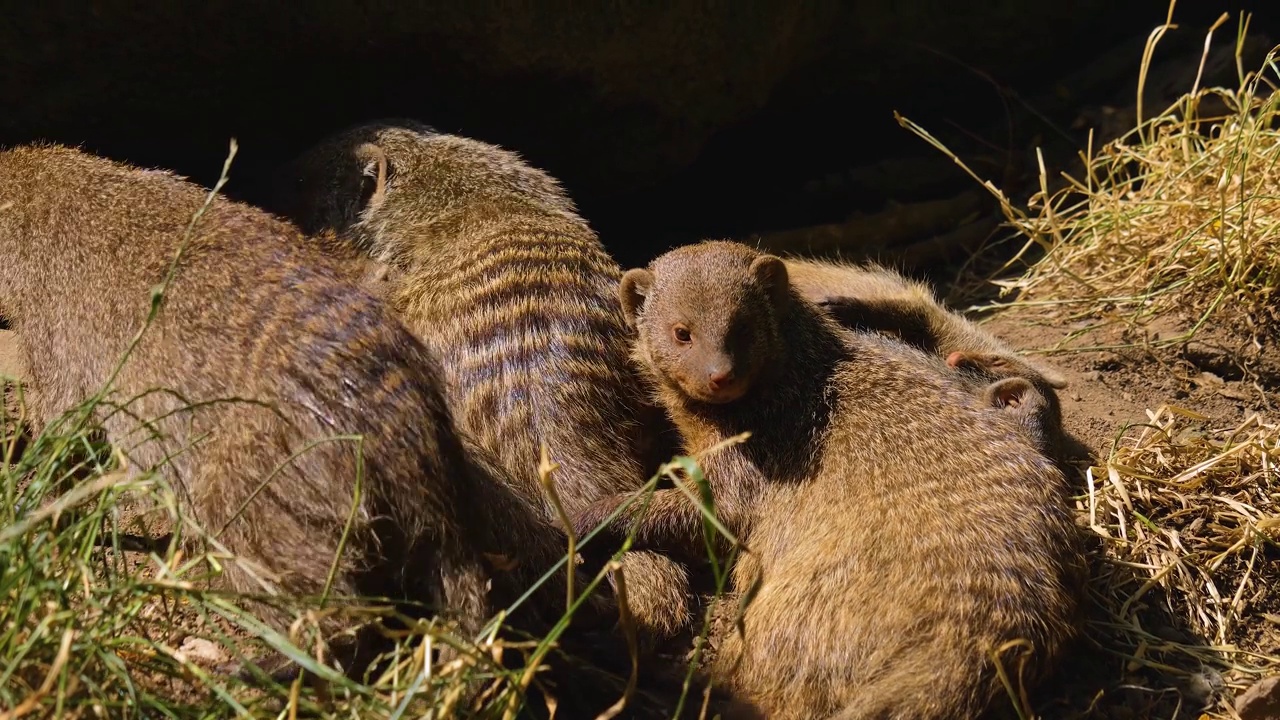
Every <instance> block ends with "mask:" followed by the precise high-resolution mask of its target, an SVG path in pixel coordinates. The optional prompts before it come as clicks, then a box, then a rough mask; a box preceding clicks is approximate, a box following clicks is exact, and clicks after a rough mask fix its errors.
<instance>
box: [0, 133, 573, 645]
mask: <svg viewBox="0 0 1280 720" xmlns="http://www.w3.org/2000/svg"><path fill="white" fill-rule="evenodd" d="M205 200H206V191H205V190H204V189H202V188H200V187H198V186H196V185H194V184H193V183H190V182H188V181H186V180H184V179H182V178H179V177H177V176H175V175H172V174H170V173H168V172H165V171H159V170H146V169H139V168H135V167H132V166H128V165H126V164H123V163H117V162H114V161H110V160H107V159H103V158H98V157H94V156H91V155H88V154H86V153H83V152H80V151H78V150H75V149H71V148H67V147H62V146H57V145H33V146H22V147H17V148H12V149H8V150H5V151H3V152H0V257H4V258H5V261H4V262H3V263H0V304H3V305H4V308H5V312H6V317H7V318H8V319H9V321H10V322H11V323H12V325H13V328H14V330H15V331H16V332H17V333H18V334H19V335H20V336H21V338H22V342H23V345H24V346H25V351H26V353H25V354H26V358H27V365H28V372H29V377H30V381H31V382H30V393H29V394H28V405H29V407H30V408H31V410H32V413H33V415H32V419H33V426H34V427H36V428H41V427H45V426H47V425H48V424H49V423H50V422H51V421H53V420H55V419H56V418H58V417H59V416H60V415H61V414H63V413H64V412H66V411H68V410H71V409H73V408H75V407H77V406H78V405H79V404H80V403H81V401H83V400H84V399H85V398H86V397H87V396H89V395H91V394H93V393H95V392H96V391H97V390H98V389H99V388H101V387H103V386H105V385H106V384H107V382H108V380H109V379H110V378H111V376H112V373H113V370H114V369H115V368H116V366H117V363H118V362H119V361H120V360H121V358H123V357H124V356H125V352H126V350H127V349H128V348H129V346H130V343H131V339H133V338H134V336H135V334H137V333H139V331H140V330H141V329H142V328H143V326H144V321H145V319H146V318H147V315H148V310H149V303H150V302H151V293H152V291H153V288H156V287H158V286H160V284H161V283H162V281H164V279H165V278H166V274H167V273H168V272H169V271H170V268H171V266H173V267H175V268H176V270H175V272H174V274H173V277H172V282H171V283H170V284H169V285H168V287H167V288H166V289H165V291H164V293H163V299H162V303H161V305H160V307H159V310H158V313H157V314H156V316H155V318H154V322H153V323H152V324H151V325H150V326H149V327H148V328H147V329H146V331H145V332H143V333H142V334H141V335H140V339H139V341H138V343H137V345H136V347H134V348H133V349H132V352H131V353H130V354H129V356H128V359H127V361H126V362H124V363H123V365H122V366H120V369H119V372H118V374H117V375H116V376H115V377H114V380H113V381H112V382H111V387H112V392H111V393H110V394H109V395H108V396H107V398H106V402H104V403H103V404H101V405H99V408H98V410H99V418H98V419H99V420H100V421H101V423H102V425H103V427H105V429H106V431H107V433H108V437H109V439H110V440H111V441H112V443H113V444H115V445H117V446H119V447H120V448H121V449H122V450H124V451H125V452H126V453H127V455H128V457H129V460H130V466H131V468H130V469H131V470H135V471H140V470H146V469H148V468H151V467H155V466H158V465H161V464H163V465H164V466H165V472H166V473H167V475H168V477H169V478H170V479H171V480H172V481H174V484H175V487H176V488H177V489H178V491H179V493H180V499H181V500H183V501H185V502H186V503H188V506H187V509H188V512H189V513H190V514H192V515H193V516H194V517H195V519H196V520H197V521H198V522H199V523H200V525H201V526H202V527H203V528H204V530H205V531H207V532H208V533H210V534H211V535H214V536H216V538H217V539H218V541H220V542H221V543H222V544H223V545H224V546H225V547H227V548H228V549H229V550H231V551H232V552H233V553H235V554H236V555H237V556H238V557H239V559H238V560H236V561H233V562H227V563H226V564H225V565H224V572H223V579H224V580H225V581H226V582H227V583H228V584H229V585H230V587H231V588H233V589H235V590H237V591H240V592H244V593H256V594H270V593H273V592H278V593H280V594H282V595H288V596H318V595H319V594H320V593H321V592H322V590H323V589H324V588H325V585H326V581H327V578H328V576H329V574H330V568H331V566H332V565H333V564H334V562H335V558H337V572H336V574H335V575H334V579H333V584H332V589H331V595H332V597H334V598H341V597H343V596H350V595H352V594H359V595H364V596H381V597H388V598H391V599H392V600H404V601H413V602H420V603H426V604H428V605H430V607H431V608H432V609H433V610H435V611H440V612H447V613H449V614H452V615H455V616H456V617H457V619H458V621H459V623H460V627H461V629H462V630H463V631H464V632H467V633H471V634H474V633H475V632H477V631H478V630H479V629H480V626H481V625H482V624H483V623H484V622H486V621H487V620H488V619H489V618H490V617H491V616H492V615H493V614H494V612H495V611H496V609H498V608H499V607H502V605H503V604H504V603H506V602H509V601H511V600H513V599H514V598H515V597H516V596H517V593H519V592H523V591H524V590H525V589H527V588H528V586H529V584H530V583H531V582H532V580H533V579H534V578H537V577H538V576H539V575H540V574H541V572H542V571H543V570H545V569H546V565H545V564H544V565H542V566H541V567H537V566H536V565H537V564H538V562H546V561H547V556H551V557H554V554H555V553H556V552H557V551H559V552H562V551H560V550H559V548H558V547H557V545H559V547H563V545H560V543H562V542H563V540H562V539H557V535H556V533H553V532H552V528H551V526H550V525H548V524H547V523H545V521H544V520H543V519H542V518H541V517H540V516H537V515H534V514H533V513H532V512H524V513H523V514H522V511H521V509H522V508H524V507H525V505H524V504H523V503H521V502H518V501H517V500H516V499H515V498H513V497H511V495H512V494H511V492H510V490H509V489H508V487H507V483H506V481H503V480H502V479H500V478H498V479H495V478H493V477H492V473H490V472H488V471H487V470H486V469H485V468H482V467H478V466H476V465H474V464H473V463H472V462H471V461H470V460H469V457H468V455H467V454H466V453H465V452H464V449H463V446H462V443H461V441H460V439H459V437H458V434H457V433H456V432H455V427H454V423H453V420H452V418H451V416H450V414H449V412H448V409H447V406H446V404H445V399H444V395H443V379H442V376H441V372H440V370H439V368H438V364H437V361H436V360H435V359H434V358H433V357H432V356H431V355H430V354H429V352H428V351H427V349H426V348H425V347H424V346H423V345H422V344H421V342H420V341H418V340H417V339H416V338H415V337H414V336H413V335H412V334H411V333H410V332H409V331H408V330H407V329H406V328H405V327H404V326H403V325H402V324H401V323H400V322H399V321H398V320H397V319H396V317H395V315H394V313H393V311H392V310H391V309H390V308H389V307H388V306H387V305H386V304H385V303H383V302H382V301H380V300H378V299H376V298H375V297H373V296H372V295H371V294H370V293H368V292H367V291H365V290H364V289H362V288H361V287H359V286H358V285H357V284H356V283H354V282H352V281H351V280H349V279H347V276H346V275H345V273H347V272H348V266H346V265H343V264H342V263H340V262H338V261H334V260H331V259H330V258H328V257H326V256H325V255H324V254H323V253H320V252H318V251H316V250H313V249H311V248H308V247H307V245H306V244H305V243H304V242H303V240H302V238H301V236H300V234H299V233H298V231H297V230H296V229H295V228H293V227H292V226H290V225H289V224H288V223H285V222H283V221H281V220H278V219H276V218H274V217H272V216H270V215H268V214H267V213H265V212H262V211H260V210H257V209H254V208H251V207H249V206H247V205H242V204H239V203H235V202H231V201H228V200H226V199H223V198H221V197H217V198H216V199H214V200H213V202H212V203H211V205H209V206H208V208H207V210H206V211H205V212H204V213H203V216H202V217H201V218H200V219H199V220H198V222H196V223H195V224H194V226H192V229H191V230H190V234H189V236H188V235H187V233H188V226H189V224H190V223H192V218H193V217H194V216H195V215H196V213H197V210H199V209H200V208H201V207H202V205H203V204H204V202H205ZM184 238H186V239H185V241H184ZM180 247H181V254H180V256H179V255H178V253H179V248H180ZM175 258H177V259H176V265H175V264H174V263H175ZM357 435H358V436H360V437H361V440H360V441H359V442H358V443H357V442H355V441H353V440H351V439H347V440H332V438H335V437H344V436H357ZM312 444H314V446H311V445H312ZM309 446H311V447H309ZM294 453H297V457H292V455H293V454H294ZM358 473H359V474H358ZM357 483H358V484H357ZM353 506H354V507H353ZM353 510H354V512H353ZM526 516H527V517H526ZM348 523H350V532H349V536H348V535H347V534H346V528H347V526H348ZM539 528H542V529H539ZM544 530H545V532H544ZM344 537H346V540H345V543H343V539H344ZM340 548H341V552H339V549H340ZM485 554H489V555H493V556H505V557H506V558H508V560H511V559H514V560H526V562H524V563H523V564H521V563H506V564H508V565H514V566H515V567H516V568H517V569H516V570H515V571H513V572H504V571H499V570H495V569H493V568H492V567H491V566H490V562H489V561H487V560H486V559H485V557H484V556H485ZM530 558H532V560H530ZM517 574H518V575H519V576H520V577H508V576H514V575H517ZM491 583H492V586H493V589H492V590H490V584H491ZM552 592H555V593H556V594H560V593H562V592H563V585H560V587H559V588H558V589H554V588H553V589H552ZM560 609H561V611H562V610H563V608H560ZM255 610H258V611H259V612H261V613H263V615H264V619H265V620H267V621H268V622H270V623H271V624H273V625H274V626H275V627H277V628H279V629H282V630H287V624H288V621H289V620H290V619H291V614H289V613H285V612H283V611H280V610H275V609H273V608H271V607H261V608H259V607H256V606H255Z"/></svg>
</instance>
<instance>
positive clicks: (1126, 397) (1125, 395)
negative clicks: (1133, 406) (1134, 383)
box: [1120, 392, 1133, 402]
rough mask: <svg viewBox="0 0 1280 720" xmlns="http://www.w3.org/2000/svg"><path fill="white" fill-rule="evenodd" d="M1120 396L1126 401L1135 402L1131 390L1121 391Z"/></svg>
mask: <svg viewBox="0 0 1280 720" xmlns="http://www.w3.org/2000/svg"><path fill="white" fill-rule="evenodd" d="M1120 397H1121V398H1122V399H1123V400H1124V401H1125V402H1133V393H1131V392H1122V393H1120Z"/></svg>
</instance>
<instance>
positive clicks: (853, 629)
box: [576, 242, 1083, 720]
mask: <svg viewBox="0 0 1280 720" xmlns="http://www.w3.org/2000/svg"><path fill="white" fill-rule="evenodd" d="M620 292H621V297H622V303H623V306H624V308H625V309H626V311H627V313H628V315H629V316H630V317H631V318H632V319H633V320H634V322H635V323H636V324H637V327H638V331H639V341H638V342H637V344H636V348H635V354H634V355H635V359H636V361H637V364H638V365H640V366H641V367H642V368H644V369H645V370H646V372H647V373H648V375H649V376H650V378H651V380H652V382H653V384H654V387H655V390H656V393H657V395H658V396H659V397H660V398H661V400H662V403H663V404H664V405H665V406H666V408H667V410H668V412H669V414H670V415H671V417H672V419H673V420H674V422H675V424H676V426H677V427H678V428H679V430H680V432H681V435H682V437H683V438H684V442H685V450H686V451H687V452H689V453H700V452H704V451H706V450H708V448H711V447H712V446H714V445H716V444H717V443H720V442H721V441H724V440H726V439H728V438H730V437H733V436H735V435H737V434H739V433H742V432H744V431H750V432H751V436H750V437H749V439H747V440H746V441H745V442H744V443H742V444H738V445H733V446H730V447H728V448H727V449H722V450H720V451H717V452H714V453H710V454H708V455H706V456H705V457H703V458H701V465H702V467H703V469H704V471H705V475H706V478H707V480H708V482H709V484H710V487H711V491H712V495H713V498H714V509H715V513H716V516H717V517H718V518H719V520H720V521H721V522H722V523H723V524H724V525H725V527H726V528H727V529H728V530H729V531H730V532H732V533H734V534H735V535H736V536H737V538H738V539H739V540H740V541H742V542H743V543H745V545H746V547H747V548H749V552H748V553H746V554H744V555H742V556H741V558H740V559H739V561H738V563H737V565H736V566H735V568H734V580H735V586H736V588H737V589H738V590H739V591H742V590H743V589H744V588H746V587H748V586H750V585H751V584H752V582H753V581H754V580H755V579H756V578H757V577H759V578H760V580H761V584H760V586H759V589H758V592H757V594H756V595H755V597H754V599H753V600H752V602H751V603H750V605H749V606H748V608H747V610H746V612H745V616H744V618H743V623H742V633H741V634H739V633H738V632H732V633H730V634H729V635H728V636H727V637H725V638H724V640H723V643H722V645H721V647H720V649H719V652H718V654H717V660H716V673H717V675H718V676H719V677H720V678H721V679H722V680H723V681H725V682H727V683H728V685H729V687H731V688H732V689H733V690H735V691H738V692H740V693H742V694H743V695H744V696H746V697H747V698H749V699H751V700H752V701H753V702H754V703H756V704H757V705H758V706H759V708H760V709H761V710H763V711H764V713H765V716H767V717H770V718H784V719H785V718H819V717H826V716H835V717H839V718H850V719H852V718H889V717H893V718H938V719H939V720H941V719H942V718H960V717H974V716H976V715H978V714H980V713H981V712H982V711H983V710H984V708H986V707H987V706H988V705H989V704H990V703H991V702H992V700H993V699H994V698H995V697H996V696H997V695H999V694H1000V693H1001V692H1002V690H1001V686H1000V683H999V681H998V680H997V676H996V672H995V669H994V666H993V660H992V655H991V653H993V652H995V651H996V650H997V649H999V648H1000V647H1001V646H1002V645H1003V644H1004V643H1006V642H1010V641H1015V640H1019V639H1022V640H1026V641H1028V642H1029V643H1030V647H1031V648H1032V649H1033V652H1032V654H1031V656H1030V660H1029V662H1028V664H1027V667H1026V678H1025V679H1026V680H1027V681H1028V682H1035V681H1036V680H1037V679H1039V678H1040V677H1041V676H1043V675H1044V674H1045V672H1046V671H1047V670H1048V669H1049V668H1050V667H1051V666H1052V665H1053V663H1054V661H1055V659H1056V657H1057V656H1058V654H1059V651H1060V649H1061V648H1062V646H1063V645H1064V643H1065V642H1066V641H1067V640H1068V639H1069V638H1070V637H1072V635H1073V634H1074V632H1075V628H1076V622H1077V619H1076V618H1077V612H1078V607H1079V594H1080V592H1081V588H1080V583H1081V581H1082V578H1083V574H1082V573H1083V567H1082V561H1081V556H1080V551H1079V546H1078V538H1077V535H1076V529H1075V527H1074V524H1073V522H1072V519H1071V515H1070V513H1069V511H1068V508H1067V505H1066V502H1065V492H1064V490H1065V478H1064V477H1063V475H1062V474H1061V472H1060V471H1059V470H1058V469H1057V468H1056V467H1055V465H1054V464H1053V462H1052V461H1051V460H1050V459H1049V458H1047V457H1045V456H1044V455H1043V454H1042V453H1040V452H1038V451H1037V449H1036V448H1035V447H1034V446H1033V445H1032V443H1031V442H1030V441H1029V439H1028V438H1027V436H1026V434H1025V433H1024V431H1023V429H1022V428H1021V427H1020V426H1019V423H1018V422H1017V421H1016V420H1015V419H1014V418H1012V417H1010V416H1009V413H1006V412H1004V411H1001V410H999V409H995V408H992V407H991V406H990V401H989V400H984V399H983V398H981V397H979V395H980V394H978V393H975V392H974V391H973V388H972V387H971V386H970V385H969V384H968V383H967V381H966V380H965V379H964V378H961V377H958V376H957V374H956V373H955V372H953V371H949V370H948V369H947V368H946V367H945V365H944V364H943V363H942V362H941V361H940V360H939V359H938V358H936V357H933V356H929V355H926V354H924V353H922V352H919V351H916V350H913V349H911V348H909V347H905V346H903V345H902V344H901V343H898V342H896V341H893V340H890V339H888V338H885V337H883V336H880V335H877V334H872V333H851V332H847V331H843V330H841V329H840V328H839V327H838V326H837V324H836V323H835V322H834V321H833V320H832V319H831V318H830V317H829V316H827V315H826V314H824V313H822V312H821V311H819V310H818V309H817V308H816V307H815V306H814V305H813V304H811V303H810V302H808V301H807V300H805V299H804V298H803V297H802V296H801V295H800V294H799V293H798V292H797V291H796V290H795V289H794V287H793V286H792V285H791V284H790V283H789V282H788V272H787V266H786V265H785V264H783V262H782V261H781V260H779V259H778V258H776V257H772V256H767V255H762V254H760V253H758V252H755V251H753V250H751V249H750V248H748V247H746V246H744V245H741V244H738V243H728V242H708V243H702V244H698V245H694V246H689V247H684V248H680V249H677V250H674V251H672V252H669V253H667V254H665V255H663V256H662V257H660V258H658V259H657V260H655V261H654V262H653V263H652V264H651V265H650V267H649V268H648V269H642V270H632V271H629V272H628V273H627V274H626V275H625V276H624V278H623V280H622V283H621V291H620ZM627 499H628V498H627V497H626V496H621V497H618V498H615V499H613V500H611V501H601V502H598V503H596V504H595V505H594V506H593V507H592V508H590V509H589V510H588V511H587V512H584V513H581V514H579V516H578V517H577V518H576V524H577V526H578V529H579V531H580V532H581V531H584V530H586V529H588V528H590V527H594V526H596V525H598V524H600V523H601V522H602V521H603V520H604V518H606V517H607V516H608V514H610V513H611V512H613V510H614V509H616V508H617V506H618V505H619V504H620V503H621V502H624V501H625V500H627ZM638 505H639V504H638V503H637V504H636V505H634V506H633V507H635V508H638ZM637 514H638V513H637V512H636V511H635V510H632V511H631V512H626V513H624V514H623V515H622V516H620V517H619V518H618V519H617V520H616V521H615V522H614V523H612V524H611V525H610V529H611V531H612V532H613V534H614V535H622V534H625V533H627V532H629V531H631V530H632V527H631V525H632V523H633V522H634V523H635V528H634V531H635V539H636V547H644V548H658V549H663V550H667V551H672V552H679V551H683V552H687V553H698V552H701V547H702V544H703V520H702V514H701V512H700V511H699V509H698V508H696V507H695V506H694V504H693V503H691V502H690V501H689V500H688V498H686V497H685V495H684V494H683V493H682V492H681V491H680V490H679V489H669V490H659V491H657V492H656V493H655V494H654V497H653V498H652V500H651V502H650V504H649V507H648V510H647V512H646V513H645V514H644V515H643V516H641V517H636V515H637ZM1015 654H1016V653H1006V654H1005V655H1003V656H1002V657H1001V661H1002V662H1004V663H1005V666H1006V668H1008V669H1009V670H1010V672H1012V673H1014V674H1017V667H1018V664H1017V662H1016V659H1015V658H1014V655H1015Z"/></svg>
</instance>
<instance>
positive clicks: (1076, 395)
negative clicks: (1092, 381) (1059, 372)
mask: <svg viewBox="0 0 1280 720" xmlns="http://www.w3.org/2000/svg"><path fill="white" fill-rule="evenodd" d="M1071 399H1072V400H1075V401H1076V402H1080V401H1081V400H1084V398H1083V397H1081V396H1080V393H1078V392H1073V393H1071Z"/></svg>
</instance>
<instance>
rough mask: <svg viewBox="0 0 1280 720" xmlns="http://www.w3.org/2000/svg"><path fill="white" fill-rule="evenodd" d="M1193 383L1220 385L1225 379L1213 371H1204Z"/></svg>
mask: <svg viewBox="0 0 1280 720" xmlns="http://www.w3.org/2000/svg"><path fill="white" fill-rule="evenodd" d="M1195 383H1196V384H1197V385H1222V384H1224V383H1226V380H1223V379H1222V378H1221V377H1220V376H1218V375H1216V374H1214V373H1211V372H1208V371H1205V372H1202V373H1200V377H1198V378H1196V379H1195Z"/></svg>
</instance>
